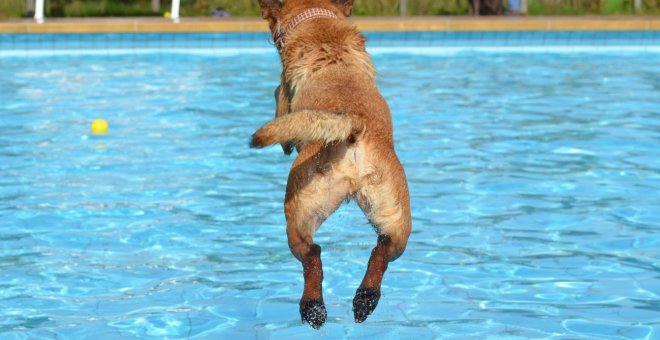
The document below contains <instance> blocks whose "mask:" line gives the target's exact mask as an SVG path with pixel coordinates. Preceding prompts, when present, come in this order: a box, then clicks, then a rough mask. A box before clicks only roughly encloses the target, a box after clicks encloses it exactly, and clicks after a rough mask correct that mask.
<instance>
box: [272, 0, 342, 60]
mask: <svg viewBox="0 0 660 340" xmlns="http://www.w3.org/2000/svg"><path fill="white" fill-rule="evenodd" d="M317 18H329V19H337V15H336V14H335V13H334V12H333V11H331V10H327V9H325V8H308V9H306V10H304V11H302V13H300V14H298V15H296V16H295V17H293V19H291V22H289V24H288V25H286V27H285V28H284V29H283V30H280V29H278V30H276V31H275V33H273V41H274V42H275V46H277V49H278V50H281V49H282V43H283V42H284V36H285V35H286V34H287V33H288V32H291V31H293V30H294V29H296V27H298V25H300V24H302V23H303V22H305V21H307V20H312V19H317Z"/></svg>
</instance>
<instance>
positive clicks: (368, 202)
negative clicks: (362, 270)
mask: <svg viewBox="0 0 660 340" xmlns="http://www.w3.org/2000/svg"><path fill="white" fill-rule="evenodd" d="M388 158H389V159H388ZM379 163H380V164H381V165H380V166H378V164H376V168H377V169H379V171H378V172H377V174H379V175H378V176H374V175H370V176H372V177H375V178H374V179H373V180H371V184H367V185H365V186H364V187H362V188H361V189H360V190H359V191H358V193H357V201H358V204H359V205H360V207H361V208H362V210H363V211H364V213H365V214H366V215H367V218H368V219H369V221H370V222H371V224H372V225H373V226H374V228H375V229H376V232H377V233H378V242H377V244H376V247H375V248H374V249H373V250H372V251H371V257H370V258H369V264H368V267H367V272H366V274H365V275H364V279H363V280H362V283H361V284H360V287H359V288H358V289H357V291H356V292H355V298H354V299H353V315H354V317H355V322H358V323H359V322H363V321H364V320H366V319H367V317H368V316H369V315H370V314H371V313H372V312H373V311H374V309H375V308H376V305H377V304H378V300H379V299H380V286H381V282H382V280H383V275H384V274H385V271H386V270H387V265H388V263H389V262H391V261H394V260H395V259H397V258H398V257H399V256H401V254H402V253H403V251H404V250H405V248H406V244H407V242H408V236H409V235H410V230H411V216H410V201H409V194H408V184H407V182H406V175H405V173H404V171H403V167H401V164H400V163H399V160H398V159H397V158H396V155H395V154H394V151H392V153H391V155H390V156H389V157H384V159H381V162H379Z"/></svg>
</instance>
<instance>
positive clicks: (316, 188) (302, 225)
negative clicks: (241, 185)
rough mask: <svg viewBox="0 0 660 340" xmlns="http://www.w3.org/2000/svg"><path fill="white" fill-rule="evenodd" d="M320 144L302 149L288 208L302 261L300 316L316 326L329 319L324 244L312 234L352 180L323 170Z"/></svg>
mask: <svg viewBox="0 0 660 340" xmlns="http://www.w3.org/2000/svg"><path fill="white" fill-rule="evenodd" d="M321 152H322V151H320V146H319V147H313V146H306V147H305V148H303V149H301V152H300V154H299V155H298V157H297V158H296V160H295V161H294V163H293V166H292V168H291V172H290V173H289V180H288V183H287V194H286V198H285V204H284V210H285V215H286V220H287V238H288V240H289V248H290V249H291V252H292V253H293V255H294V256H295V257H296V258H297V259H298V260H300V262H302V266H303V276H304V278H305V288H304V289H303V295H302V298H301V299H300V317H301V318H302V321H303V322H307V323H309V325H310V326H312V327H313V328H316V329H318V328H320V327H321V326H322V325H323V324H324V323H325V321H326V318H327V312H326V309H325V304H324V303H323V292H322V283H323V267H322V264H321V247H320V246H319V245H317V244H315V243H314V241H313V239H312V237H313V236H314V233H315V232H316V230H317V229H318V227H319V226H320V225H321V223H323V221H325V219H326V218H327V217H328V216H330V214H332V213H333V212H334V211H335V210H336V209H337V208H338V207H339V205H340V204H341V202H342V201H343V199H344V198H345V197H346V194H347V192H348V188H349V187H348V183H345V182H344V181H342V180H338V179H335V178H334V177H333V172H332V171H331V170H327V169H326V171H322V170H323V169H319V167H320V166H321V167H323V164H324V162H323V161H322V160H320V155H321Z"/></svg>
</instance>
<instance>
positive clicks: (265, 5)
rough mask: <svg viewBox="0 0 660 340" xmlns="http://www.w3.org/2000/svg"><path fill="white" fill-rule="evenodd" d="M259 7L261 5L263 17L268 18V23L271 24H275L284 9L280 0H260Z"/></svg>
mask: <svg viewBox="0 0 660 340" xmlns="http://www.w3.org/2000/svg"><path fill="white" fill-rule="evenodd" d="M259 7H261V17H262V18H264V19H266V20H268V23H270V24H271V25H274V24H275V22H277V19H278V18H279V16H280V10H281V9H282V4H281V3H280V0H259Z"/></svg>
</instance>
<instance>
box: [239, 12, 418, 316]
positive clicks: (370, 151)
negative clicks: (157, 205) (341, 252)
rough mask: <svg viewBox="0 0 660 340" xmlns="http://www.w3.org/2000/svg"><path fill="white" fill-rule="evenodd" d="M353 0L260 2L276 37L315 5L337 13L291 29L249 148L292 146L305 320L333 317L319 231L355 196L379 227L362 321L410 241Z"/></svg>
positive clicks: (291, 206) (293, 244) (363, 288)
mask: <svg viewBox="0 0 660 340" xmlns="http://www.w3.org/2000/svg"><path fill="white" fill-rule="evenodd" d="M352 2H353V1H352V0H287V1H285V2H284V3H280V1H278V0H259V4H260V6H261V10H262V16H263V17H264V18H265V19H266V20H268V23H269V26H270V29H271V31H272V32H273V33H274V36H278V35H279V33H281V29H282V27H286V25H287V24H288V23H289V22H290V21H291V20H292V19H293V18H294V17H295V16H296V15H298V14H300V13H301V12H303V11H304V10H306V9H309V8H323V9H327V10H331V11H333V12H334V13H335V14H336V15H337V17H338V18H337V19H330V18H315V19H312V20H308V21H305V22H303V23H302V24H300V25H299V26H298V27H297V28H296V29H294V30H292V31H291V32H284V34H285V36H284V39H283V41H280V42H278V43H281V44H279V46H280V49H279V52H280V57H281V60H282V65H283V71H282V79H281V84H280V86H279V87H278V88H277V89H276V90H275V97H276V100H277V109H276V118H275V119H274V120H272V121H270V122H269V123H267V124H266V125H264V126H263V127H261V128H260V129H259V130H258V131H257V132H255V134H254V135H253V136H252V141H251V143H250V145H251V146H252V147H258V148H261V147H265V146H268V145H273V144H281V145H282V147H283V149H284V152H285V153H287V154H289V153H291V152H292V151H293V148H294V147H295V148H296V149H297V150H298V157H297V158H296V160H295V161H294V162H293V166H292V167H291V171H290V173H289V179H288V183H287V188H286V196H285V204H284V210H285V216H286V221H287V237H288V241H289V247H290V249H291V252H292V253H293V255H294V256H295V257H296V258H297V259H298V260H300V261H301V262H302V264H303V274H304V279H305V286H304V290H303V296H302V299H301V301H300V314H301V317H302V320H303V322H307V323H309V324H310V325H311V326H312V327H314V328H319V327H320V326H321V325H323V323H324V322H325V320H326V314H327V313H326V310H325V305H324V303H323V296H322V288H321V287H322V280H323V272H322V264H321V258H320V255H321V248H320V247H319V246H318V245H316V244H315V243H314V241H313V240H312V237H313V236H314V233H315V232H316V230H317V229H318V227H319V226H320V225H321V223H323V221H324V220H325V219H326V218H327V217H328V216H329V215H330V214H332V213H333V212H334V211H335V210H336V209H337V208H338V207H339V205H340V204H341V203H342V202H343V201H344V200H346V199H351V198H355V199H356V201H357V203H358V205H359V206H360V208H362V210H363V211H364V212H365V214H366V215H367V217H368V219H369V221H370V223H371V224H372V225H373V226H374V229H375V230H376V232H377V233H378V241H377V244H376V247H375V248H374V249H373V251H372V253H371V257H370V259H369V264H368V268H367V273H366V274H365V277H364V279H363V281H362V284H361V285H360V287H359V288H358V289H357V291H356V295H355V298H354V300H353V312H354V316H355V321H356V322H362V321H364V320H365V319H366V318H367V316H369V314H371V312H373V310H374V309H375V308H376V304H377V303H378V299H379V298H380V286H381V281H382V278H383V274H384V273H385V270H386V269H387V264H388V262H390V261H393V260H395V259H396V258H398V257H399V256H400V255H401V254H402V253H403V251H404V250H405V248H406V243H407V241H408V236H409V234H410V230H411V215H410V203H409V194H408V184H407V181H406V176H405V173H404V171H403V167H402V166H401V163H400V162H399V159H398V158H397V156H396V153H395V152H394V140H393V136H392V118H391V115H390V110H389V108H388V106H387V103H386V102H385V100H384V98H383V97H382V96H381V95H380V93H379V92H378V89H377V87H376V83H375V79H374V78H375V70H374V67H373V64H372V62H371V59H370V57H369V55H368V54H367V52H366V50H365V38H364V37H363V36H362V35H361V34H360V33H359V32H358V31H357V29H356V28H355V26H354V25H352V24H351V23H349V22H348V21H347V20H346V17H348V16H349V15H350V14H351V10H352Z"/></svg>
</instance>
